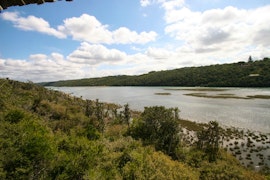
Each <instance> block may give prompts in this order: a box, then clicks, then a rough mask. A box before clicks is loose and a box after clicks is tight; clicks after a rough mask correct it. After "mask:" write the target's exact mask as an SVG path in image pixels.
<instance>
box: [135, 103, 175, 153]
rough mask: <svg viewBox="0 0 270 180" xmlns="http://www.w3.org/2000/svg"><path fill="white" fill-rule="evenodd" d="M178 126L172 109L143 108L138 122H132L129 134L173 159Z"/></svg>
mask: <svg viewBox="0 0 270 180" xmlns="http://www.w3.org/2000/svg"><path fill="white" fill-rule="evenodd" d="M179 133H180V126H179V124H178V122H177V120H176V119H175V114H174V110H173V109H166V108H165V107H164V106H154V107H145V109H144V112H143V113H142V115H141V119H139V120H138V122H134V123H133V126H132V127H131V129H130V134H131V135H132V136H133V137H134V138H140V139H142V140H143V142H144V144H147V145H150V144H152V145H154V146H155V148H156V149H157V150H161V151H163V152H164V153H166V154H168V155H170V156H172V157H175V149H176V148H177V146H178V144H179V142H180V134H179Z"/></svg>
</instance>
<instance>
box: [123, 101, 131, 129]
mask: <svg viewBox="0 0 270 180" xmlns="http://www.w3.org/2000/svg"><path fill="white" fill-rule="evenodd" d="M130 117H131V114H130V109H129V105H128V104H125V105H124V122H125V123H126V124H127V125H128V126H129V120H130Z"/></svg>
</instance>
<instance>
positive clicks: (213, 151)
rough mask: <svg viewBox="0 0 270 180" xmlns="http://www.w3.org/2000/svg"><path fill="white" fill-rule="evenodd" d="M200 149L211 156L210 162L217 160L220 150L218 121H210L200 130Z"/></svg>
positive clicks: (198, 145)
mask: <svg viewBox="0 0 270 180" xmlns="http://www.w3.org/2000/svg"><path fill="white" fill-rule="evenodd" d="M197 136H198V143H197V147H198V149H202V150H203V151H204V152H205V153H206V154H207V155H208V157H209V162H214V161H216V160H217V156H218V151H219V139H220V133H219V126H218V122H216V121H210V122H209V123H208V127H207V128H206V129H204V130H202V131H201V132H198V135H197Z"/></svg>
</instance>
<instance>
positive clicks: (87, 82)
mask: <svg viewBox="0 0 270 180" xmlns="http://www.w3.org/2000/svg"><path fill="white" fill-rule="evenodd" d="M41 84H42V85H44V86H204V87H270V59H269V58H264V59H263V60H258V61H249V62H239V63H232V64H222V65H211V66H203V67H187V68H180V69H174V70H168V71H157V72H149V73H148V74H143V75H139V76H126V75H121V76H109V77H102V78H89V79H80V80H68V81H57V82H47V83H41Z"/></svg>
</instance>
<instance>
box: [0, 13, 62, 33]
mask: <svg viewBox="0 0 270 180" xmlns="http://www.w3.org/2000/svg"><path fill="white" fill-rule="evenodd" d="M1 17H2V18H3V19H4V20H7V21H11V22H12V23H13V24H14V26H15V27H17V28H19V29H22V30H25V31H37V32H40V33H43V34H48V35H51V36H55V37H57V38H66V35H65V34H63V33H61V32H59V31H58V30H56V29H54V28H52V27H50V24H49V23H48V22H47V21H45V20H44V19H42V18H38V17H35V16H28V17H26V18H25V17H20V16H19V13H17V12H4V13H3V14H2V15H1Z"/></svg>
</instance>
